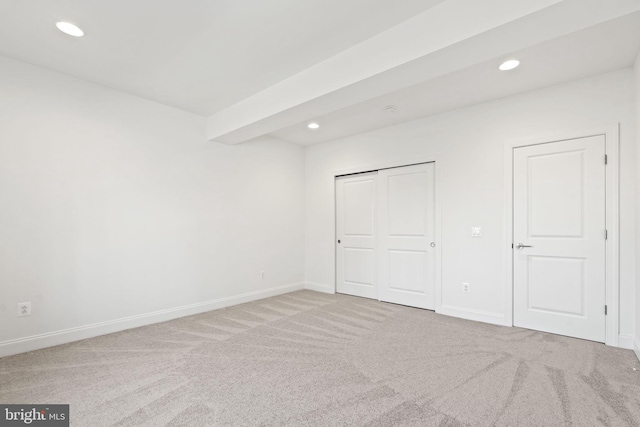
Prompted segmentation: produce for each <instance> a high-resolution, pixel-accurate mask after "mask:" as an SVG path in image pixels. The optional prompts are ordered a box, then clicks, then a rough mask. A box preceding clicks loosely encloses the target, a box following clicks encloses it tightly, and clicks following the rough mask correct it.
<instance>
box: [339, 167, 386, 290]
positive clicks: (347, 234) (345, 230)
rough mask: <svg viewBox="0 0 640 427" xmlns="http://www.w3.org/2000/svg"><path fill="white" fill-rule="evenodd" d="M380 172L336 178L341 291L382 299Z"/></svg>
mask: <svg viewBox="0 0 640 427" xmlns="http://www.w3.org/2000/svg"><path fill="white" fill-rule="evenodd" d="M376 178H377V172H371V173H363V174H358V175H349V176H345V177H337V178H336V273H337V277H336V279H337V286H336V288H337V289H336V290H337V292H339V293H343V294H349V295H355V296H360V297H366V298H373V299H378V281H377V274H376V253H375V238H376V227H377V224H376V222H377V221H376V203H375V198H376Z"/></svg>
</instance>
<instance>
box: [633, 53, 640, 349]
mask: <svg viewBox="0 0 640 427" xmlns="http://www.w3.org/2000/svg"><path fill="white" fill-rule="evenodd" d="M634 76H635V95H636V99H635V119H636V192H635V201H636V266H640V53H638V57H637V58H636V64H635V67H634ZM635 313H636V322H635V323H636V324H635V339H634V345H633V349H634V350H635V352H636V356H638V359H640V270H638V267H636V311H635Z"/></svg>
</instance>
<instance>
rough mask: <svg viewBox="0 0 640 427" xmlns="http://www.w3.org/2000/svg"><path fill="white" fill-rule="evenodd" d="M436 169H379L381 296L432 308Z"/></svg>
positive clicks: (427, 165)
mask: <svg viewBox="0 0 640 427" xmlns="http://www.w3.org/2000/svg"><path fill="white" fill-rule="evenodd" d="M434 169H435V165H434V163H423V164H419V165H414V166H405V167H400V168H393V169H385V170H381V171H379V172H378V206H379V227H378V230H379V233H378V242H379V254H380V255H379V257H378V258H379V261H378V263H379V270H378V271H379V281H380V282H379V283H380V301H387V302H393V303H397V304H403V305H409V306H413V307H420V308H428V309H435V176H434Z"/></svg>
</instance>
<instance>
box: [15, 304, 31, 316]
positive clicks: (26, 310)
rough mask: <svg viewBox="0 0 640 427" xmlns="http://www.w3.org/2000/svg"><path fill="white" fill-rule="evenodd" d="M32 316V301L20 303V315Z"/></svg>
mask: <svg viewBox="0 0 640 427" xmlns="http://www.w3.org/2000/svg"><path fill="white" fill-rule="evenodd" d="M24 316H31V302H19V303H18V317H24Z"/></svg>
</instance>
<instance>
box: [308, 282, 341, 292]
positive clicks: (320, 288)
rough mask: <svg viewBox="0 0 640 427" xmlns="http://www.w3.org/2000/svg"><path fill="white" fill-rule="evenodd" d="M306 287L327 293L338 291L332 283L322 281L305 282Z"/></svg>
mask: <svg viewBox="0 0 640 427" xmlns="http://www.w3.org/2000/svg"><path fill="white" fill-rule="evenodd" d="M304 288H305V289H309V290H310V291H316V292H322V293H325V294H335V293H336V291H335V289H333V286H331V285H325V284H322V283H313V282H305V284H304Z"/></svg>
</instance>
